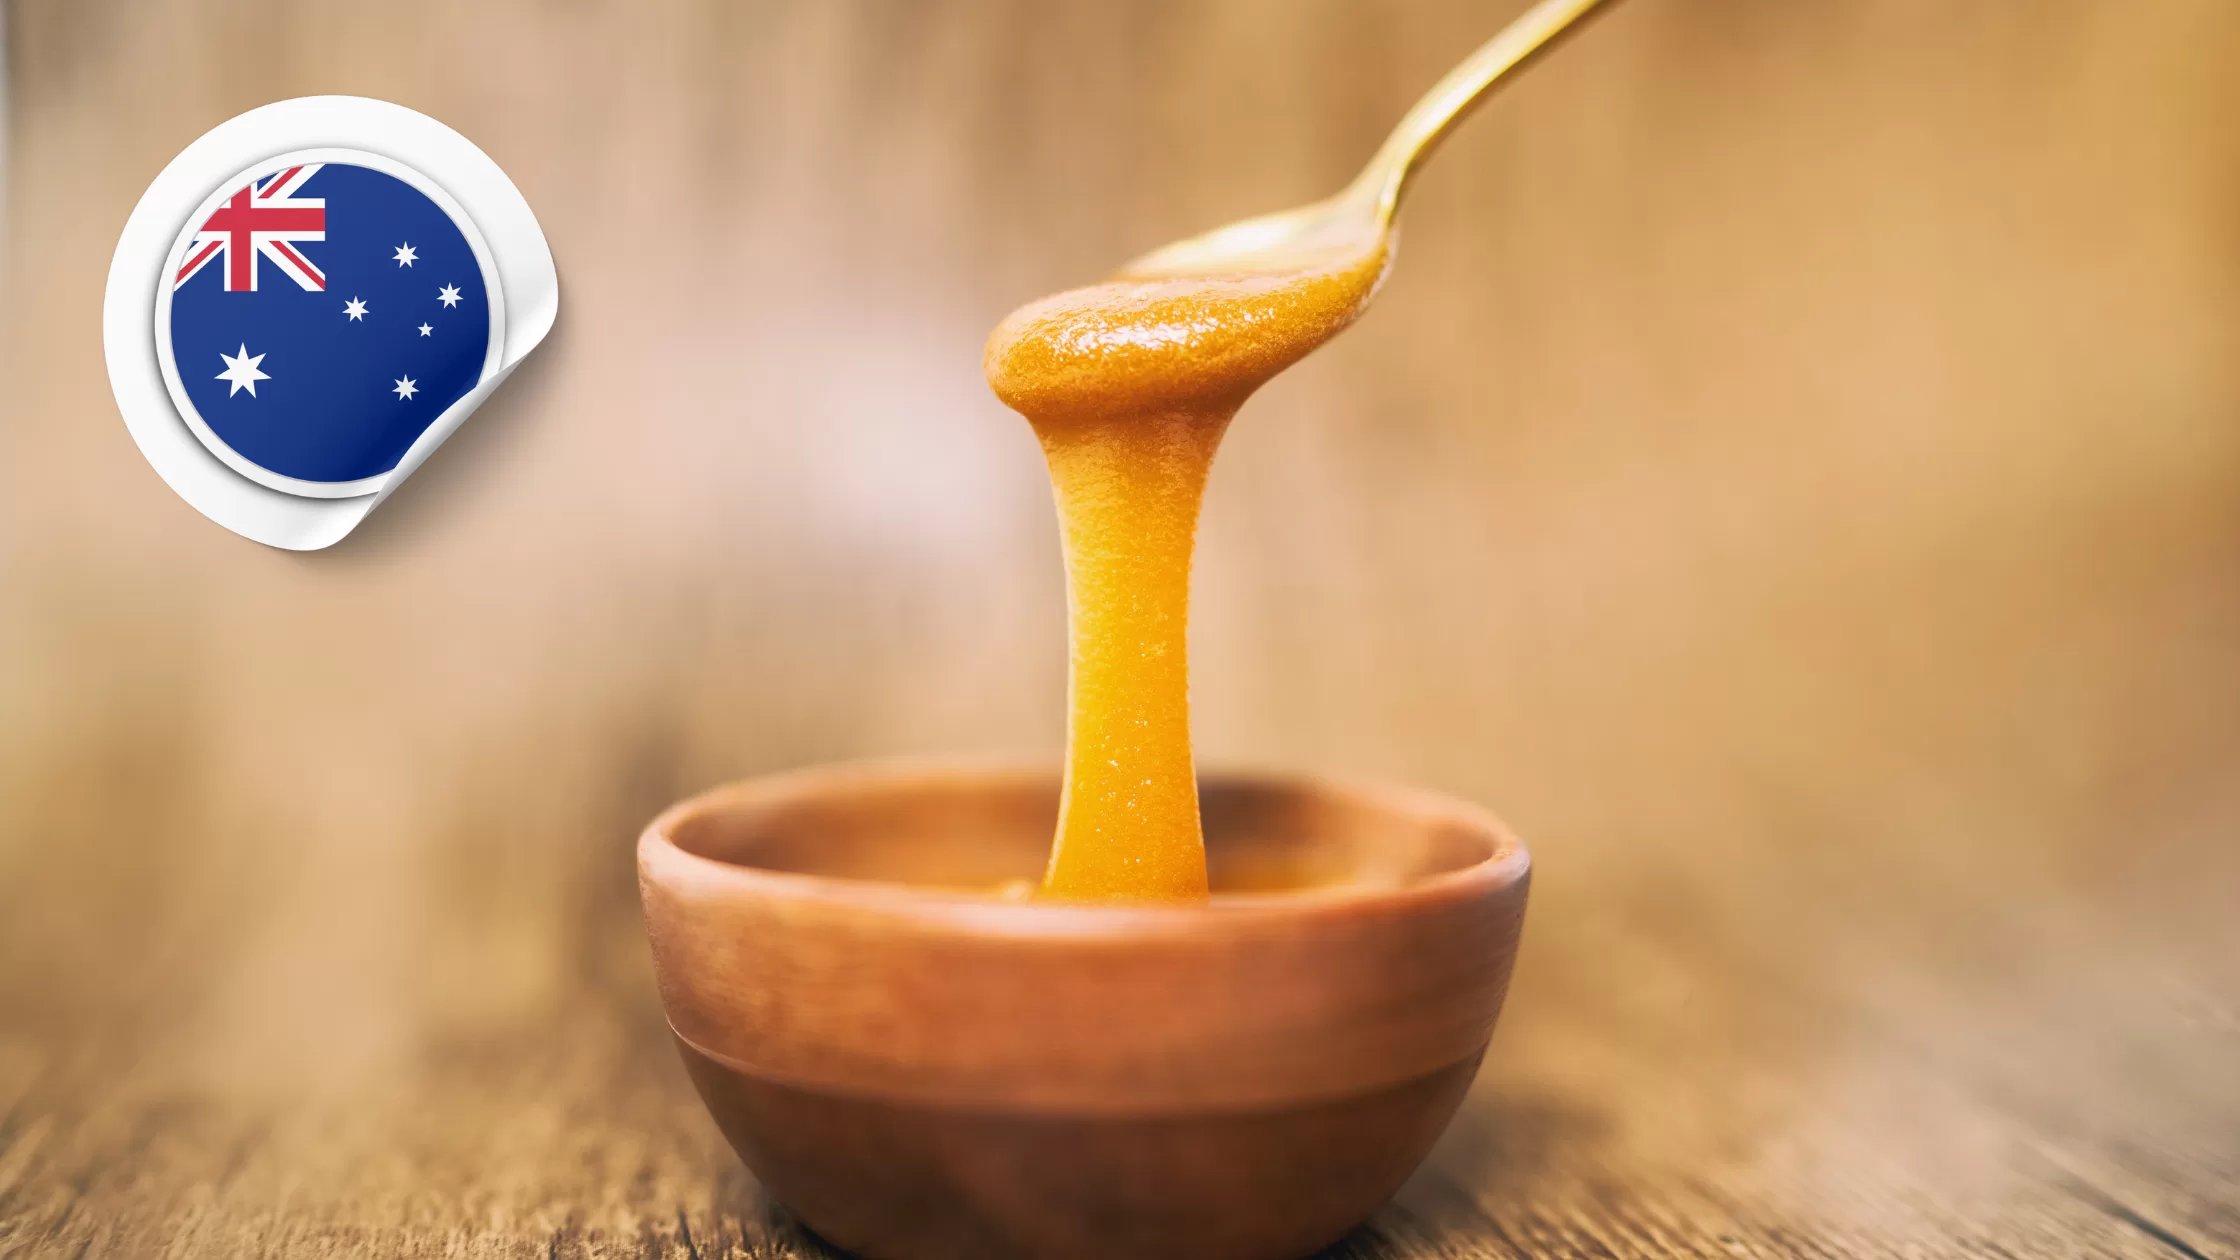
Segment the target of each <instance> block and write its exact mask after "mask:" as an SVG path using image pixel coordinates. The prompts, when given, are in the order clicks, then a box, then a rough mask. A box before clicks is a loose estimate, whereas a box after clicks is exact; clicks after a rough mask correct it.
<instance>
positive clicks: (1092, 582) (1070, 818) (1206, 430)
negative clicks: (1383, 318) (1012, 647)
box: [985, 241, 1389, 901]
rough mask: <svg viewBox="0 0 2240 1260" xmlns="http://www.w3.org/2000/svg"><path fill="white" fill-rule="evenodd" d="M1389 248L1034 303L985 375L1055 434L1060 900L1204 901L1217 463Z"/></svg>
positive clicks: (1049, 877) (1043, 435)
mask: <svg viewBox="0 0 2240 1260" xmlns="http://www.w3.org/2000/svg"><path fill="white" fill-rule="evenodd" d="M1388 257H1389V254H1388V251H1387V249H1386V248H1385V246H1384V244H1383V242H1381V241H1379V242H1378V243H1376V244H1375V245H1374V246H1373V247H1370V248H1364V249H1359V250H1355V251H1350V252H1345V253H1341V254H1337V255H1334V256H1332V257H1330V258H1328V259H1327V260H1326V261H1322V262H1319V263H1317V264H1316V265H1310V266H1304V267H1300V268H1296V269H1292V270H1285V271H1280V272H1265V273H1251V274H1242V275H1225V276H1224V275H1215V276H1193V277H1188V278H1179V279H1161V280H1141V281H1139V280H1120V281H1112V282H1108V283H1105V284H1098V285H1092V286H1089V287H1087V288H1082V289H1073V290H1069V291H1067V292H1064V293H1059V294H1056V295H1054V296H1052V297H1047V298H1043V299H1042V300H1040V301H1037V302H1032V303H1029V304H1028V305H1026V306H1023V307H1021V308H1019V309H1018V310H1017V311H1014V312H1012V314H1011V315H1010V316H1009V317H1008V318H1006V319H1005V320H1004V321H1003V323H1002V324H1000V325H998V326H997V328H996V330H995V332H994V333H993V334H992V335H991V336H990V337H989V340H988V349H987V357H986V364H985V366H986V369H987V375H988V382H989V384H990V385H991V386H993V387H994V389H995V392H996V394H997V396H998V397H1000V398H1001V399H1002V400H1003V401H1004V402H1005V403H1006V404H1008V405H1009V406H1010V407H1012V408H1013V409H1014V410H1016V411H1018V412H1019V413H1021V414H1022V415H1024V416H1025V417H1026V418H1027V421H1028V423H1029V424H1031V425H1032V426H1033V428H1034V431H1035V435H1036V437H1037V438H1039V439H1040V440H1041V443H1042V450H1043V454H1044V456H1045V458H1046V459H1047V461H1048V463H1049V468H1050V483H1051V487H1052V489H1053V490H1054V491H1055V493H1056V496H1057V503H1058V518H1059V525H1060V531H1061V535H1062V538H1063V542H1064V548H1065V561H1066V594H1067V601H1066V602H1067V609H1068V620H1069V623H1070V634H1071V644H1072V648H1071V667H1070V671H1069V677H1070V684H1069V690H1070V698H1069V706H1070V707H1069V713H1068V719H1067V728H1066V746H1067V747H1066V766H1065V787H1064V792H1063V795H1062V797H1061V798H1060V804H1059V811H1058V827H1057V836H1056V838H1055V840H1054V842H1053V844H1052V846H1051V852H1050V865H1049V869H1048V870H1047V872H1046V873H1045V875H1044V877H1043V882H1042V888H1041V893H1042V894H1043V895H1045V896H1052V897H1063V898H1072V899H1108V900H1168V901H1187V900H1196V899H1202V898H1204V897H1205V896H1206V860H1205V841H1204V836H1203V833H1202V831H1201V828H1200V825H1199V820H1198V787H1197V774H1196V767H1195V763H1194V762H1193V760H1192V756H1191V748H1190V669H1189V645H1188V629H1189V616H1190V562H1191V555H1192V553H1193V551H1194V549H1195V546H1196V542H1197V530H1198V510H1199V505H1200V503H1201V502H1202V500H1203V497H1204V494H1205V485H1206V475H1207V473H1208V471H1209V470H1210V469H1211V467H1212V465H1213V456H1214V452H1215V451H1216V450H1217V449H1218V448H1219V446H1220V444H1221V437H1222V434H1223V433H1224V432H1225V431H1226V430H1227V428H1228V426H1229V422H1230V420H1231V419H1232V418H1233V417H1234V416H1235V415H1236V413H1237V409H1238V408H1239V407H1241V406H1242V405H1243V404H1244V401H1245V399H1246V398H1248V397H1250V396H1251V394H1252V392H1253V391H1254V390H1255V389H1258V388H1259V387H1260V386H1261V385H1262V384H1265V383H1266V382H1267V381H1268V380H1269V379H1270V378H1272V377H1274V376H1275V375H1276V373H1278V372H1281V371H1282V370H1283V369H1284V368H1286V367H1289V366H1290V365H1291V364H1293V363H1296V362H1298V361H1299V359H1301V358H1303V357H1304V356H1305V355H1306V354H1308V353H1309V352H1310V351H1312V350H1313V349H1314V348H1315V347H1317V346H1319V345H1321V344H1322V343H1323V342H1325V341H1327V340H1329V339H1330V338H1331V337H1333V336H1335V335H1337V334H1338V333H1339V332H1340V331H1342V330H1343V329H1344V328H1345V327H1346V326H1347V325H1348V324H1350V323H1352V322H1353V320H1354V318H1355V317H1356V316H1358V315H1359V314H1360V313H1361V311H1362V310H1363V308H1364V307H1366V306H1367V304H1368V301H1369V298H1370V296H1371V295H1372V294H1373V292H1374V291H1375V288H1376V285H1377V283H1378V281H1379V280H1381V279H1382V278H1383V275H1384V270H1385V266H1386V262H1387V260H1388Z"/></svg>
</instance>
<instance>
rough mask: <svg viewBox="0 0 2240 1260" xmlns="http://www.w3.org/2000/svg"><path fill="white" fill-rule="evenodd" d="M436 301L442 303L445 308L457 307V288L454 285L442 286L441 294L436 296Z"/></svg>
mask: <svg viewBox="0 0 2240 1260" xmlns="http://www.w3.org/2000/svg"><path fill="white" fill-rule="evenodd" d="M436 301H438V302H441V303H443V304H444V305H445V306H457V305H458V304H459V286H458V285H455V284H447V285H445V286H443V292H441V293H438V294H436Z"/></svg>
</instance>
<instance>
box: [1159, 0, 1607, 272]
mask: <svg viewBox="0 0 2240 1260" xmlns="http://www.w3.org/2000/svg"><path fill="white" fill-rule="evenodd" d="M1602 3H1604V0H1541V2H1540V3H1539V4H1536V5H1534V6H1532V8H1530V9H1528V10H1526V11H1525V13H1524V15H1523V16H1521V17H1519V18H1518V19H1517V20H1516V21H1514V22H1511V23H1510V24H1509V25H1508V27H1507V28H1506V29H1504V30H1503V31H1502V32H1501V33H1500V34H1499V35H1496V36H1494V37H1493V38H1492V39H1490V40H1487V41H1486V42H1485V43H1484V44H1483V45H1481V46H1480V47H1479V48H1478V50H1477V51H1476V52H1474V53H1471V54H1470V56H1469V57H1468V58H1467V59H1465V60H1464V61H1463V63H1462V64H1461V65H1459V66H1456V67H1455V68H1454V69H1453V70H1452V71H1450V72H1449V73H1448V74H1447V77H1446V78H1443V79H1441V80H1439V82H1438V84H1437V85H1436V86H1434V87H1433V88H1432V89H1431V90H1430V91H1429V92H1428V93H1426V94H1425V95H1424V97H1423V99H1422V100H1420V101H1417V102H1416V104H1415V108H1413V109H1411V110H1409V111H1408V113H1407V116H1406V117H1404V118H1402V119H1401V120H1400V125H1399V126H1397V127H1395V128H1393V129H1392V134H1391V135H1390V136H1388V137H1386V139H1385V142H1384V145H1383V147H1381V148H1379V149H1378V150H1377V154H1376V156H1375V157H1373V158H1370V159H1369V165H1368V166H1366V167H1364V168H1363V169H1362V171H1361V174H1359V175H1357V176H1355V177H1354V180H1353V182H1352V183H1350V184H1348V185H1346V187H1345V189H1344V191H1342V192H1340V193H1338V195H1337V196H1335V197H1330V198H1326V199H1324V200H1322V201H1317V202H1314V203H1313V204H1311V205H1305V206H1300V207H1298V208H1297V209H1293V210H1281V211H1278V212H1276V213H1274V214H1264V215H1260V216H1259V217H1257V218H1251V219H1240V220H1238V221H1237V222H1235V223H1231V224H1228V225H1226V226H1224V227H1218V228H1215V229H1214V230H1212V231H1211V232H1207V233H1205V234H1203V235H1201V236H1193V237H1190V238H1189V239H1188V240H1181V241H1176V242H1175V243H1173V244H1172V245H1167V246H1163V247H1161V248H1159V249H1155V250H1153V251H1151V252H1150V253H1148V254H1145V255H1144V256H1143V257H1141V258H1138V259H1136V260H1135V261H1134V262H1131V263H1129V264H1128V265H1127V266H1126V267H1124V268H1122V269H1121V271H1120V274H1119V275H1118V276H1117V277H1116V278H1117V279H1122V280H1156V279H1160V278H1163V277H1168V276H1203V275H1216V274H1229V275H1234V274H1237V273H1242V272H1256V271H1289V270H1294V269H1297V268H1301V267H1310V266H1316V265H1319V264H1322V263H1326V262H1327V261H1329V260H1330V259H1332V258H1334V257H1344V256H1347V255H1358V254H1361V253H1365V252H1367V251H1368V250H1370V249H1372V248H1374V247H1375V245H1376V244H1377V243H1378V242H1379V241H1381V240H1383V239H1384V238H1385V237H1386V236H1388V235H1389V234H1390V233H1391V231H1392V226H1393V219H1394V218H1395V217H1396V216H1397V215H1398V214H1399V213H1400V199H1401V197H1402V196H1404V195H1405V194H1406V193H1407V190H1408V181H1409V180H1410V179H1411V178H1412V177H1413V176H1414V175H1415V172H1416V168H1417V167H1419V166H1421V165H1423V161H1424V159H1425V158H1426V157H1429V156H1430V154H1431V151H1432V150H1433V149H1434V148H1436V147H1438V144H1439V142H1440V141H1441V140H1443V139H1445V138H1446V135H1447V133H1448V132H1449V131H1451V130H1453V129H1454V126H1455V124H1456V123H1459V122H1461V121H1462V119H1463V118H1464V116H1466V115H1467V114H1469V112H1470V110H1471V109H1472V108H1473V107H1474V106H1476V105H1477V103H1478V102H1479V101H1480V100H1482V99H1484V97H1485V95H1486V93H1487V92H1489V91H1491V90H1492V88H1493V85H1494V84H1495V83H1498V82H1500V80H1501V78H1502V77H1503V76H1504V75H1506V74H1508V73H1509V72H1510V71H1512V70H1514V69H1516V68H1517V67H1519V66H1521V65H1523V64H1525V63H1526V62H1527V61H1530V60H1531V59H1532V58H1533V56H1534V55H1535V54H1537V53H1539V52H1541V51H1543V50H1544V49H1546V48H1548V47H1549V46H1550V45H1551V44H1552V43H1553V42H1554V40H1555V38H1556V37H1557V36H1559V35H1561V34H1563V33H1564V31H1566V30H1567V29H1569V28H1570V27H1571V26H1572V25H1573V24H1575V23H1576V22H1578V21H1579V19H1581V18H1583V17H1585V16H1586V15H1587V14H1588V13H1590V12H1592V11H1593V10H1594V9H1596V8H1597V7H1599V6H1600V5H1601V4H1602Z"/></svg>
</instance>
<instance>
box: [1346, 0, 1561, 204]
mask: <svg viewBox="0 0 2240 1260" xmlns="http://www.w3.org/2000/svg"><path fill="white" fill-rule="evenodd" d="M1603 2H1604V0H1540V3H1538V4H1535V5H1533V6H1532V7H1531V8H1530V9H1527V10H1525V12H1524V13H1523V15H1522V16H1520V17H1518V18H1517V20H1516V21H1514V22H1511V23H1509V25H1508V26H1506V27H1504V28H1503V29H1502V31H1501V33H1500V34H1499V35H1496V36H1494V37H1493V38H1492V39H1489V40H1487V41H1486V42H1485V43H1484V44H1481V45H1479V47H1478V50H1477V51H1476V52H1474V53H1471V54H1470V55H1469V56H1468V57H1467V58H1464V59H1463V62H1462V64H1461V65H1458V66H1456V67H1455V68H1454V69H1453V70H1450V71H1448V72H1447V77H1445V78H1443V79H1441V80H1439V82H1438V83H1437V84H1435V85H1434V86H1433V87H1432V89H1431V90H1430V91H1429V92H1426V93H1424V95H1423V99H1422V100H1420V101H1417V102H1416V103H1415V107H1414V108H1412V109H1410V110H1409V111H1408V113H1407V116H1406V117H1404V118H1402V119H1401V120H1400V125H1399V126H1397V127H1394V128H1393V129H1392V134H1391V135H1390V136H1387V137H1386V138H1385V142H1384V145H1383V147H1381V148H1379V149H1378V150H1377V155H1376V156H1375V157H1373V158H1371V159H1369V165H1368V166H1367V167H1366V168H1364V169H1363V170H1362V172H1361V174H1360V176H1359V177H1358V178H1356V179H1355V180H1354V186H1355V188H1356V189H1358V190H1359V191H1361V192H1363V193H1372V192H1373V193H1374V194H1375V196H1376V197H1377V202H1378V205H1377V209H1378V211H1379V215H1380V217H1381V218H1382V219H1383V220H1384V221H1385V222H1387V223H1389V222H1391V220H1392V216H1393V215H1394V214H1395V213H1397V212H1398V210H1399V209H1400V198H1401V196H1402V194H1404V193H1405V192H1406V191H1407V187H1408V181H1409V180H1410V179H1411V178H1412V177H1413V176H1414V175H1415V172H1416V168H1417V167H1418V166H1421V165H1422V164H1423V160H1424V159H1425V158H1426V157H1429V156H1430V155H1431V151H1432V150H1433V149H1435V148H1437V147H1438V146H1439V142H1440V141H1441V140H1444V139H1446V136H1447V133H1448V132H1449V131H1452V130H1454V126H1455V124H1456V123H1459V122H1461V121H1462V120H1463V119H1464V118H1465V117H1467V116H1468V115H1469V113H1470V111H1471V110H1472V109H1473V108H1475V107H1476V106H1477V104H1478V102H1479V101H1481V100H1483V99H1485V95H1486V93H1487V92H1488V91H1490V90H1492V88H1493V85H1494V84H1496V83H1498V82H1500V81H1501V78H1502V76H1504V75H1506V74H1508V73H1509V72H1510V71H1511V70H1514V69H1516V68H1517V67H1519V66H1522V65H1524V64H1525V63H1526V62H1528V61H1530V60H1532V58H1533V56H1534V55H1535V54H1537V53H1540V52H1542V51H1544V50H1545V49H1547V48H1548V47H1549V45H1550V44H1552V43H1553V42H1554V41H1555V39H1556V37H1557V36H1559V35H1561V34H1563V33H1564V32H1565V31H1567V30H1569V29H1570V28H1571V27H1572V26H1573V25H1574V24H1575V23H1577V22H1578V21H1579V19H1580V18H1583V17H1585V16H1586V15H1587V14H1589V13H1591V12H1593V11H1594V10H1595V9H1596V8H1597V7H1599V6H1600V5H1601V4H1602V3H1603Z"/></svg>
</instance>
